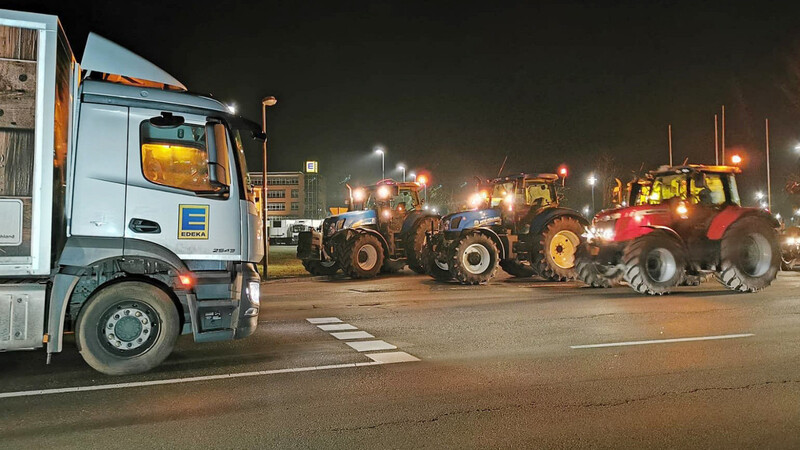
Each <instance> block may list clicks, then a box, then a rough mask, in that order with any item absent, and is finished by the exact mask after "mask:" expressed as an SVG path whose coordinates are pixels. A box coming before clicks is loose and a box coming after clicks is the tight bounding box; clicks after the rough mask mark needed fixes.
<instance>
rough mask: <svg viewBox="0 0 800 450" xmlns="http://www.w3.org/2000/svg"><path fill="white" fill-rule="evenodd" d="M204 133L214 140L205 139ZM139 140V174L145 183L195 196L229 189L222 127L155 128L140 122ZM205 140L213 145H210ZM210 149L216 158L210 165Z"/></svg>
mask: <svg viewBox="0 0 800 450" xmlns="http://www.w3.org/2000/svg"><path fill="white" fill-rule="evenodd" d="M207 130H210V131H209V133H213V135H214V136H207V134H209V133H207ZM218 134H221V136H217V135H218ZM140 138H141V153H142V173H143V174H144V177H145V178H146V179H147V180H148V181H150V182H153V183H156V184H160V185H162V186H169V187H173V188H178V189H184V190H187V191H192V192H196V193H200V192H204V193H208V192H210V191H214V190H216V189H218V188H219V186H220V185H223V186H226V187H227V186H229V185H230V179H231V176H230V164H229V162H228V154H227V150H228V146H227V142H226V140H227V138H226V134H225V133H224V127H221V126H220V127H216V126H214V127H206V126H205V125H194V124H183V125H180V126H176V127H156V126H154V125H153V124H151V123H150V122H149V121H143V122H142V124H141V127H140ZM208 139H212V141H211V142H210V143H209V141H208ZM209 145H211V146H213V148H214V149H215V150H216V151H215V154H216V156H217V160H216V161H215V162H211V163H209ZM212 171H214V173H213V174H212Z"/></svg>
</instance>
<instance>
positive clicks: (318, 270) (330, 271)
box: [303, 259, 339, 277]
mask: <svg viewBox="0 0 800 450" xmlns="http://www.w3.org/2000/svg"><path fill="white" fill-rule="evenodd" d="M303 267H305V269H306V271H307V272H308V273H310V274H311V275H314V276H318V277H319V276H331V275H336V272H338V271H339V263H338V262H337V261H333V260H331V261H319V260H316V259H304V260H303Z"/></svg>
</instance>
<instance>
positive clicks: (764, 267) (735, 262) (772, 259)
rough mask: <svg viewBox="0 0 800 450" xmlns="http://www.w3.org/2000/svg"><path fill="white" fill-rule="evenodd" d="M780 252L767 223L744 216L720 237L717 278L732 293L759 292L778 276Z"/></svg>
mask: <svg viewBox="0 0 800 450" xmlns="http://www.w3.org/2000/svg"><path fill="white" fill-rule="evenodd" d="M780 251H781V250H780V246H779V245H778V236H777V233H776V231H775V229H774V228H772V226H770V224H769V223H767V221H766V220H764V219H762V218H760V217H752V216H751V217H743V218H741V219H739V220H737V221H736V222H734V223H733V225H731V226H730V227H729V228H728V229H727V231H725V234H724V235H723V236H722V242H721V243H720V269H719V272H717V273H716V274H715V275H716V278H717V280H719V282H720V283H722V284H724V285H725V286H726V287H727V288H728V289H731V290H734V291H739V292H756V291H760V290H761V289H764V288H765V287H767V286H769V285H770V284H771V283H772V281H773V280H774V279H775V277H776V276H777V274H778V268H779V267H780V263H781V253H780Z"/></svg>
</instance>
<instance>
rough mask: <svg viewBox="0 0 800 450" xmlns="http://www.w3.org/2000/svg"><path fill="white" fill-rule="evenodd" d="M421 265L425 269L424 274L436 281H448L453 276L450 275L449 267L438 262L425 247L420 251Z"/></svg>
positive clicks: (442, 262) (433, 254)
mask: <svg viewBox="0 0 800 450" xmlns="http://www.w3.org/2000/svg"><path fill="white" fill-rule="evenodd" d="M422 264H423V266H424V267H425V273H427V274H428V275H430V276H431V277H433V279H435V280H437V281H450V280H452V279H453V276H452V275H450V267H449V266H448V264H447V261H442V260H440V259H439V258H438V257H437V256H436V253H435V252H434V251H433V250H431V249H430V248H428V246H427V245H426V246H425V249H423V250H422Z"/></svg>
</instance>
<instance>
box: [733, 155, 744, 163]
mask: <svg viewBox="0 0 800 450" xmlns="http://www.w3.org/2000/svg"><path fill="white" fill-rule="evenodd" d="M731 162H732V163H733V165H734V166H738V165H739V164H741V163H742V157H741V155H733V156H731Z"/></svg>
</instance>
